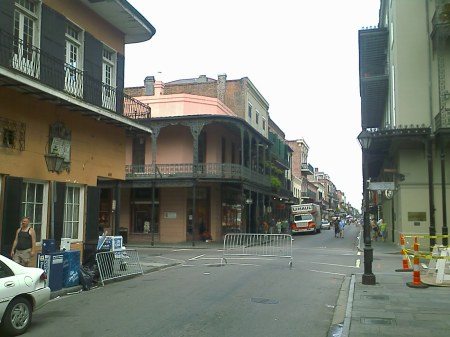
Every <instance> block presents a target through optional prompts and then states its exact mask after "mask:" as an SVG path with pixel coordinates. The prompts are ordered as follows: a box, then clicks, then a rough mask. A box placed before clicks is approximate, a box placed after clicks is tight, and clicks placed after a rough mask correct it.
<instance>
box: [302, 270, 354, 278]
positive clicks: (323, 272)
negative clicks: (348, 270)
mask: <svg viewBox="0 0 450 337" xmlns="http://www.w3.org/2000/svg"><path fill="white" fill-rule="evenodd" d="M309 271H314V272H316V273H321V274H330V275H339V276H347V274H341V273H332V272H329V271H321V270H314V269H310V270H309Z"/></svg>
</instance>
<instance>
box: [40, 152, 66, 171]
mask: <svg viewBox="0 0 450 337" xmlns="http://www.w3.org/2000/svg"><path fill="white" fill-rule="evenodd" d="M44 157H45V163H46V164H47V170H48V171H49V172H56V173H60V172H61V171H62V166H63V163H64V157H61V156H59V155H57V154H54V153H46V154H45V155H44Z"/></svg>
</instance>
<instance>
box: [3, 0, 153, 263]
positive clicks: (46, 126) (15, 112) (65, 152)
mask: <svg viewBox="0 0 450 337" xmlns="http://www.w3.org/2000/svg"><path fill="white" fill-rule="evenodd" d="M154 33H155V30H154V28H153V26H152V25H151V24H150V23H149V22H148V21H147V20H146V19H145V18H143V17H142V16H141V15H140V14H139V13H138V12H137V11H136V10H135V9H134V8H133V7H132V6H131V5H129V4H128V3H127V2H126V1H119V0H117V1H108V2H92V1H87V0H81V1H75V0H73V1H54V0H48V1H37V0H16V1H13V0H2V1H1V2H0V101H1V102H2V106H1V108H0V245H1V252H2V254H4V255H6V256H8V255H9V253H10V250H11V246H12V242H13V240H14V235H15V231H16V229H17V228H18V227H19V226H20V219H21V217H22V216H28V217H30V219H31V223H32V225H33V227H34V229H35V231H36V235H37V241H38V247H40V246H41V243H42V240H44V239H54V240H55V243H56V245H57V246H59V244H60V241H61V238H69V239H70V240H71V243H72V244H73V245H74V246H75V247H76V248H77V249H80V250H83V248H84V247H83V245H84V244H85V243H86V242H88V241H92V242H95V243H96V241H97V239H98V231H99V221H101V220H100V219H99V214H100V213H99V205H100V188H99V187H98V184H99V181H110V182H115V183H116V184H117V182H119V181H122V180H124V179H125V169H124V165H123V163H124V162H125V153H126V152H125V150H126V140H127V132H129V131H130V130H131V131H133V130H134V131H137V130H138V131H139V132H142V133H145V134H150V133H151V129H150V128H149V127H148V126H142V125H140V124H139V123H137V122H136V120H135V119H130V118H129V117H128V115H129V114H130V111H132V112H133V114H139V115H142V116H147V117H148V116H150V107H149V106H147V105H145V104H143V103H141V102H139V101H137V100H134V99H133V98H131V97H129V96H126V95H125V94H124V92H123V87H124V83H123V78H124V49H125V48H124V47H125V44H126V43H137V42H143V41H147V40H149V39H150V38H151V37H152V36H153V34H154ZM112 158H115V159H117V160H112ZM114 206H115V205H113V204H109V205H108V208H109V209H114ZM114 216H115V214H111V213H109V214H108V220H109V221H111V222H114ZM114 232H116V228H114V226H113V227H112V233H114Z"/></svg>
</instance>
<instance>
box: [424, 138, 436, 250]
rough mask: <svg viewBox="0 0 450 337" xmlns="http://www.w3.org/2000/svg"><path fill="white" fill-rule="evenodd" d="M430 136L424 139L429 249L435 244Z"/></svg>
mask: <svg viewBox="0 0 450 337" xmlns="http://www.w3.org/2000/svg"><path fill="white" fill-rule="evenodd" d="M431 138H432V137H431V136H429V137H428V139H427V140H426V152H427V161H428V195H429V209H430V236H431V238H430V249H431V247H434V246H435V244H436V239H435V236H436V219H435V208H434V189H433V155H432V139H431Z"/></svg>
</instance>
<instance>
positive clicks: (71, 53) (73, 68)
mask: <svg viewBox="0 0 450 337" xmlns="http://www.w3.org/2000/svg"><path fill="white" fill-rule="evenodd" d="M82 35H83V34H82V32H81V30H80V29H79V28H78V27H75V26H74V25H72V24H68V25H67V27H66V49H65V54H66V56H65V58H66V60H65V61H66V64H65V73H66V77H65V90H66V91H67V92H68V93H69V94H71V95H73V96H76V97H83V77H82V74H83V73H82V69H83V65H82V60H83V57H82V54H81V51H82V48H81V46H82Z"/></svg>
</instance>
